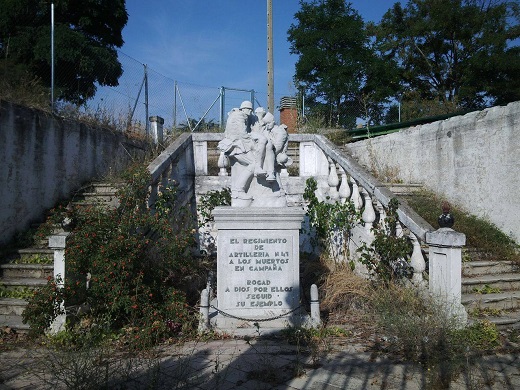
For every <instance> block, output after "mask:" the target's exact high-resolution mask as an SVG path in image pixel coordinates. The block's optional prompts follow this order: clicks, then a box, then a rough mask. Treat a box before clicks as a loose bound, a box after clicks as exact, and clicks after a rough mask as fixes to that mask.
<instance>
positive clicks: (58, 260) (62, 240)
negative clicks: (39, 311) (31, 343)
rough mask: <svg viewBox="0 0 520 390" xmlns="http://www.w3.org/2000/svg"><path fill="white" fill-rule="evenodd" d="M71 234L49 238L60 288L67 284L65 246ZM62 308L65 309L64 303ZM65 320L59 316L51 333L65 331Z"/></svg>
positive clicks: (64, 317)
mask: <svg viewBox="0 0 520 390" xmlns="http://www.w3.org/2000/svg"><path fill="white" fill-rule="evenodd" d="M69 234H70V233H66V232H65V233H58V234H54V235H52V236H49V248H50V249H54V280H56V282H58V280H61V282H60V283H57V286H58V287H59V288H63V286H64V284H65V246H66V244H67V237H68V236H69ZM61 308H62V309H64V304H63V303H62V307H61ZM65 320H66V316H65V314H61V315H59V316H58V317H57V318H56V319H55V320H54V321H53V323H52V324H51V328H50V332H51V333H53V334H54V333H58V332H59V331H61V330H64V329H65Z"/></svg>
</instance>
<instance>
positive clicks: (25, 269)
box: [0, 264, 54, 279]
mask: <svg viewBox="0 0 520 390" xmlns="http://www.w3.org/2000/svg"><path fill="white" fill-rule="evenodd" d="M0 269H1V270H2V276H3V277H4V278H8V279H20V278H37V279H46V278H47V277H48V276H53V271H54V266H53V265H52V264H2V265H0Z"/></svg>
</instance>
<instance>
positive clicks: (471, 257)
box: [462, 248, 520, 329]
mask: <svg viewBox="0 0 520 390" xmlns="http://www.w3.org/2000/svg"><path fill="white" fill-rule="evenodd" d="M465 253H466V256H465V258H467V260H468V261H464V262H463V263H462V304H463V305H464V306H465V307H466V311H467V312H468V314H469V318H470V320H478V319H487V320H489V321H491V322H493V323H494V324H496V325H497V327H498V328H501V329H520V272H519V270H518V265H515V264H512V263H511V262H509V261H502V260H497V259H494V258H493V256H492V254H490V253H483V252H480V251H478V250H477V249H474V248H467V249H466V251H465Z"/></svg>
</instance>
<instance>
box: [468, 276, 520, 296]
mask: <svg viewBox="0 0 520 390" xmlns="http://www.w3.org/2000/svg"><path fill="white" fill-rule="evenodd" d="M486 289H498V290H500V292H504V291H514V290H520V273H504V274H492V275H480V276H475V277H471V278H467V277H464V278H462V294H472V293H474V292H478V291H476V290H481V292H483V293H485V292H486V291H485V290H486ZM490 292H491V291H490Z"/></svg>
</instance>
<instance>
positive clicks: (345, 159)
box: [313, 134, 435, 241]
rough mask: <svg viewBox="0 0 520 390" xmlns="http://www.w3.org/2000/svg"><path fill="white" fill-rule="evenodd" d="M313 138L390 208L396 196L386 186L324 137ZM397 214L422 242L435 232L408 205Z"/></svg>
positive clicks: (399, 209) (400, 205)
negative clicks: (427, 235)
mask: <svg viewBox="0 0 520 390" xmlns="http://www.w3.org/2000/svg"><path fill="white" fill-rule="evenodd" d="M313 137H314V142H315V143H316V145H318V146H319V147H320V148H321V150H322V151H323V153H325V155H326V156H328V157H331V158H332V159H333V160H334V161H335V162H336V163H338V164H339V165H340V166H341V167H342V168H343V169H344V170H345V172H347V173H348V174H349V175H350V176H351V177H353V178H354V179H355V180H356V181H357V182H358V183H359V185H360V186H361V187H363V188H364V189H365V190H366V191H367V192H368V193H369V195H370V196H371V197H375V198H376V199H377V200H378V201H379V202H380V203H381V204H382V205H383V206H385V207H388V203H390V200H391V199H392V198H394V197H395V195H394V194H393V193H392V192H391V191H390V190H389V189H388V188H387V187H386V186H385V185H384V184H382V183H381V182H380V181H378V180H377V179H376V178H375V177H374V176H372V175H371V174H370V173H368V172H367V171H366V169H365V168H363V167H362V166H361V165H360V164H359V163H358V162H357V161H355V160H354V159H353V158H352V157H350V156H348V155H346V154H343V153H340V151H339V150H338V148H337V146H336V145H334V144H333V143H332V142H331V141H330V140H328V139H327V138H325V137H324V136H322V135H319V134H314V135H313ZM397 214H398V216H399V220H400V221H401V223H402V224H403V225H404V226H406V227H407V228H408V229H410V231H411V232H412V233H413V234H415V235H416V236H417V238H419V239H420V240H421V241H426V233H428V232H431V231H433V230H435V229H434V228H433V226H432V225H430V224H429V223H428V222H426V221H425V220H424V218H422V217H421V216H420V215H419V214H417V213H416V212H415V211H414V210H413V209H412V208H410V207H409V206H408V205H406V204H402V203H400V204H399V207H398V209H397Z"/></svg>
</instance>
